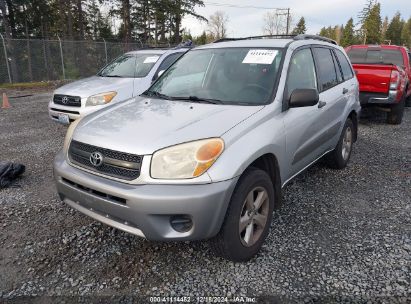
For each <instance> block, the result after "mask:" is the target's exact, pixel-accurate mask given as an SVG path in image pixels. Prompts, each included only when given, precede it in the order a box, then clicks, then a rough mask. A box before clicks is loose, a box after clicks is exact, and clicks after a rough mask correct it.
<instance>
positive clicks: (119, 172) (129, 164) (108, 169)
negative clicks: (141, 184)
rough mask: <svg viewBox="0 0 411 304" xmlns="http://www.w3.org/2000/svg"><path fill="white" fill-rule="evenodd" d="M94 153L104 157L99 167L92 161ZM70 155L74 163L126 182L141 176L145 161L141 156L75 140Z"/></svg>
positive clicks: (71, 145)
mask: <svg viewBox="0 0 411 304" xmlns="http://www.w3.org/2000/svg"><path fill="white" fill-rule="evenodd" d="M94 152H99V153H100V154H101V155H102V156H103V162H102V164H101V165H100V166H98V167H97V166H94V165H93V164H92V163H91V161H90V156H91V154H92V153H94ZM68 154H69V158H70V161H71V162H72V163H74V164H76V165H78V166H80V167H83V168H86V169H89V170H92V171H95V172H99V173H102V174H105V175H108V176H112V177H115V178H119V179H125V180H133V179H136V178H138V177H139V176H140V169H141V162H142V159H143V158H142V156H140V155H135V154H129V153H125V152H119V151H114V150H110V149H105V148H100V147H96V146H92V145H88V144H85V143H82V142H78V141H75V140H73V141H71V144H70V148H69V153H68Z"/></svg>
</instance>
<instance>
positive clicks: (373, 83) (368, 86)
mask: <svg viewBox="0 0 411 304" xmlns="http://www.w3.org/2000/svg"><path fill="white" fill-rule="evenodd" d="M353 68H354V70H355V72H356V74H357V78H358V81H359V83H360V91H361V92H374V93H387V94H388V89H389V86H390V80H391V71H392V70H394V69H395V67H394V66H392V65H386V64H353Z"/></svg>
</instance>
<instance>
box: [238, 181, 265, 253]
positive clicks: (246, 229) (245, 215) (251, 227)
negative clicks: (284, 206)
mask: <svg viewBox="0 0 411 304" xmlns="http://www.w3.org/2000/svg"><path fill="white" fill-rule="evenodd" d="M269 206H270V204H269V198H268V193H267V190H266V189H264V188H263V187H255V188H254V189H252V190H251V191H250V192H249V193H248V195H247V197H246V199H245V201H244V204H243V208H242V211H241V215H240V220H239V233H240V240H241V243H242V244H243V245H244V246H246V247H251V246H253V245H254V244H255V243H256V242H257V241H258V240H259V239H260V237H261V235H262V233H263V231H264V228H265V226H266V225H267V219H268V211H269Z"/></svg>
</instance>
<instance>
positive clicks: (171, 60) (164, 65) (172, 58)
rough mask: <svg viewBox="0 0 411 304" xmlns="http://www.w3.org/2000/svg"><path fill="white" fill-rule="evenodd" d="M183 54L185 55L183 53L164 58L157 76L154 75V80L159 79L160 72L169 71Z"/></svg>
mask: <svg viewBox="0 0 411 304" xmlns="http://www.w3.org/2000/svg"><path fill="white" fill-rule="evenodd" d="M183 54H184V53H181V52H180V53H174V54H171V55H168V56H167V57H166V58H164V60H163V62H162V63H161V64H160V66H159V67H158V69H157V72H156V74H155V75H154V79H157V77H158V73H159V72H161V71H165V70H167V69H168V68H169V67H170V66H171V65H172V64H173V63H174V62H176V61H177V59H178V58H180V57H181V56H182V55H183Z"/></svg>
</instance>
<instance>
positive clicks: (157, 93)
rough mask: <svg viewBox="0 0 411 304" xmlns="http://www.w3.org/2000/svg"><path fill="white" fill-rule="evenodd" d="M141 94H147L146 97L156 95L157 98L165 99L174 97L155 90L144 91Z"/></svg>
mask: <svg viewBox="0 0 411 304" xmlns="http://www.w3.org/2000/svg"><path fill="white" fill-rule="evenodd" d="M141 95H144V96H148V97H158V98H162V99H167V100H174V97H172V96H168V95H165V94H161V93H160V92H157V91H145V92H144V93H143V94H141Z"/></svg>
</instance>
